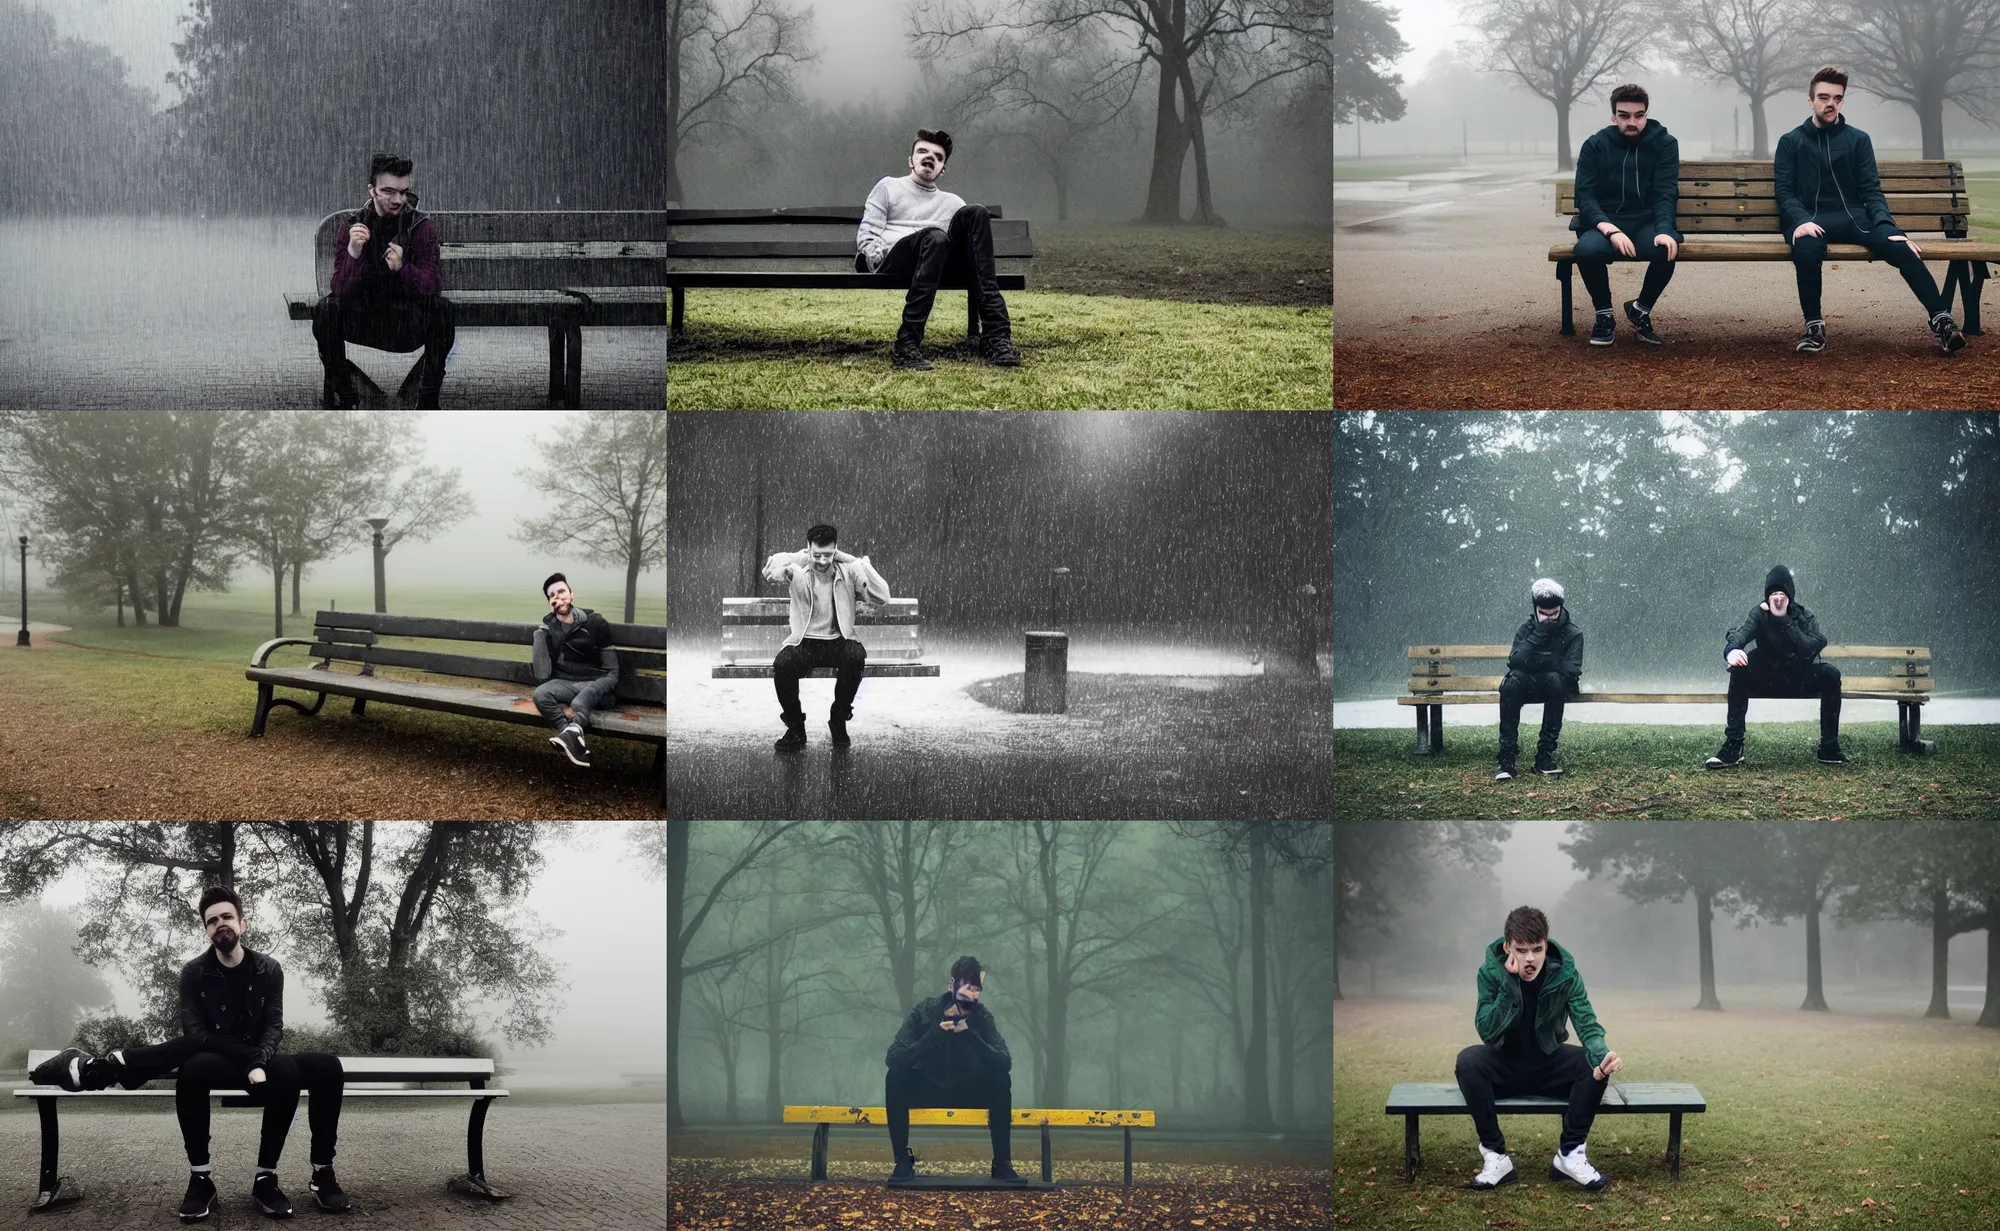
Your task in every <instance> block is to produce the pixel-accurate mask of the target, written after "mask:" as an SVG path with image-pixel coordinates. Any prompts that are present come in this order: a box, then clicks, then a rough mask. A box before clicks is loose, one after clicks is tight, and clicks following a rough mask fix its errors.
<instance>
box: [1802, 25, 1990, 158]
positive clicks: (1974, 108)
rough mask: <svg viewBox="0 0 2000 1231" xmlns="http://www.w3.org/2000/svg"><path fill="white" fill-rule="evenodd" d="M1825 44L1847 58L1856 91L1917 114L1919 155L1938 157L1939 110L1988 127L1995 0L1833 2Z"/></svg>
mask: <svg viewBox="0 0 2000 1231" xmlns="http://www.w3.org/2000/svg"><path fill="white" fill-rule="evenodd" d="M1820 12H1821V13H1822V14H1823V15H1822V16H1821V18H1820V20H1821V21H1822V23H1823V30H1824V32H1825V38H1826V40H1827V46H1828V47H1829V48H1831V49H1832V50H1834V51H1835V52H1837V53H1839V54H1842V55H1846V56H1849V57H1851V59H1852V62H1853V66H1854V68H1853V71H1854V74H1855V76H1856V77H1858V78H1860V79H1861V88H1863V89H1866V90H1867V91H1868V92H1870V93H1871V94H1876V95H1879V96H1880V97H1882V98H1885V99H1888V100H1889V101H1890V102H1892V103H1901V104H1903V105H1904V106H1906V107H1908V108H1910V109H1911V110H1912V111H1915V112H1916V113H1917V123H1918V125H1919V126H1920V127H1921V128H1922V130H1923V135H1924V157H1925V158H1943V157H1944V105H1945V103H1946V102H1953V103H1957V104H1958V105H1959V107H1960V108H1961V109H1963V110H1964V111H1965V113H1966V114H1967V115H1970V116H1971V117H1972V118H1973V119H1975V120H1978V121H1979V122H1981V123H1983V124H1991V123H1993V122H1994V118H1995V117H1994V111H1993V108H1992V105H1991V102H1992V96H1991V90H1992V88H1993V82H1994V73H1995V71H1996V70H2000V0H1834V3H1833V4H1831V5H1830V6H1828V7H1827V8H1826V9H1824V10H1820Z"/></svg>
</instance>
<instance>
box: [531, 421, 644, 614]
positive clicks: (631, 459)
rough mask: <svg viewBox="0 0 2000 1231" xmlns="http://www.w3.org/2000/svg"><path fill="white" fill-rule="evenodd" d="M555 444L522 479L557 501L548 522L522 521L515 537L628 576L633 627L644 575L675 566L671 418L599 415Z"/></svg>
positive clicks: (575, 424)
mask: <svg viewBox="0 0 2000 1231" xmlns="http://www.w3.org/2000/svg"><path fill="white" fill-rule="evenodd" d="M565 423H566V424H568V425H570V426H567V427H566V428H565V430H564V431H563V432H562V433H561V434H560V435H558V436H557V437H556V439H554V440H552V441H548V442H541V441H537V442H536V443H537V445H538V447H539V448H540V449H541V451H542V466H541V468H539V469H528V470H523V471H522V472H521V477H522V478H524V479H526V480H528V481H529V482H530V483H533V484H534V485H535V486H536V487H538V488H540V489H541V490H542V491H543V492H545V493H547V494H548V495H550V496H552V497H554V498H555V509H554V510H553V511H552V512H550V513H549V515H548V516H546V517H537V518H534V519H532V520H527V521H523V522H521V523H520V529H519V530H518V531H517V532H516V533H515V535H514V537H515V538H517V539H519V540H521V541H522V542H524V543H527V544H529V545H530V546H533V547H539V548H541V549H542V550H544V551H561V550H563V549H565V548H574V549H576V550H578V551H580V552H581V553H582V555H583V558H584V559H586V560H588V561H590V562H591V563H592V564H605V565H612V566H622V567H623V568H624V570H625V623H627V624H630V623H631V622H632V620H633V612H634V610H635V604H636V603H637V601H638V595H639V574H640V572H641V571H643V570H644V569H645V568H646V566H647V565H649V564H665V563H666V562H667V417H666V416H665V415H664V414H652V413H647V414H629V413H626V412H622V411H593V412H591V413H590V414H588V415H586V416H585V417H584V418H583V419H582V420H581V421H578V420H577V419H575V418H574V417H572V418H570V419H568V420H565Z"/></svg>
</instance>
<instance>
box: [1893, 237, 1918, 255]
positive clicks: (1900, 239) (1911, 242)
mask: <svg viewBox="0 0 2000 1231" xmlns="http://www.w3.org/2000/svg"><path fill="white" fill-rule="evenodd" d="M1889 238H1890V239H1893V240H1896V241H1898V242H1900V243H1905V244H1908V245H1909V246H1910V251H1912V252H1914V253H1916V254H1917V255H1918V256H1922V255H1923V254H1924V250H1923V249H1922V248H1919V247H1917V241H1916V240H1914V239H1911V238H1910V237H1909V236H1907V235H1891V236H1890V237H1889Z"/></svg>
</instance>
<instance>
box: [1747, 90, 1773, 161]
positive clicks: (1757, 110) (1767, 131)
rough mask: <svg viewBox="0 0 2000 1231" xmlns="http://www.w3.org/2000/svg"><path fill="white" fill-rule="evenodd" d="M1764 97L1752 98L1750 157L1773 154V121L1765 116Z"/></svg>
mask: <svg viewBox="0 0 2000 1231" xmlns="http://www.w3.org/2000/svg"><path fill="white" fill-rule="evenodd" d="M1769 97H1770V95H1768V94H1767V95H1765V96H1764V98H1753V99H1751V100H1750V157H1752V158H1769V157H1770V156H1771V123H1770V121H1769V120H1766V119H1765V118H1764V102H1765V100H1766V99H1768V98H1769Z"/></svg>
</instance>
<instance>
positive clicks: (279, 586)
mask: <svg viewBox="0 0 2000 1231" xmlns="http://www.w3.org/2000/svg"><path fill="white" fill-rule="evenodd" d="M271 635H272V636H273V637H282V636H284V635H285V565H284V562H283V561H282V560H280V561H277V562H275V563H273V564H272V565H271Z"/></svg>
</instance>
